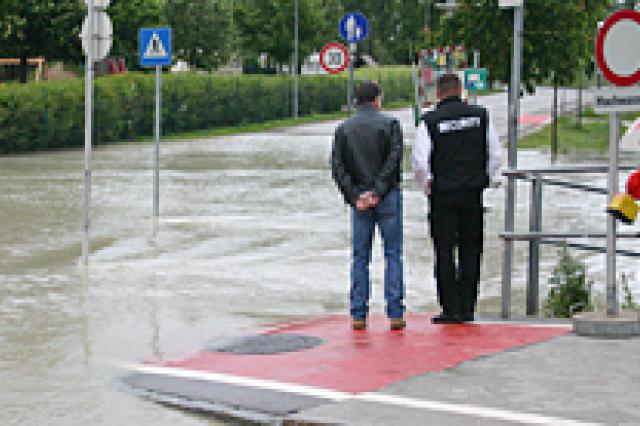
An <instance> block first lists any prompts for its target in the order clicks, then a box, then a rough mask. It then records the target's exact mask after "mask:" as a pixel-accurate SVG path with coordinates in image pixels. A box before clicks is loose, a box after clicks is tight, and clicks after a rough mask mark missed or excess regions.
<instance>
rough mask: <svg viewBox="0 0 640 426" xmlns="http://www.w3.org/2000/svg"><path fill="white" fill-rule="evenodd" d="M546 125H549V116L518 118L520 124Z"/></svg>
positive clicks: (522, 116) (524, 116)
mask: <svg viewBox="0 0 640 426" xmlns="http://www.w3.org/2000/svg"><path fill="white" fill-rule="evenodd" d="M548 123H551V116H550V115H521V116H520V124H525V125H526V124H530V125H538V124H548Z"/></svg>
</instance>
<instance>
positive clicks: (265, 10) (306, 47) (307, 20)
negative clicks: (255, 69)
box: [235, 0, 338, 64]
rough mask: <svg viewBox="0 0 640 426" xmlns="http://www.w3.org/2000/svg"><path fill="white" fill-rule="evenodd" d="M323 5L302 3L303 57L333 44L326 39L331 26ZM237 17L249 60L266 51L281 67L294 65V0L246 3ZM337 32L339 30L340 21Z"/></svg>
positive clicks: (303, 0)
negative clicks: (325, 35) (325, 36)
mask: <svg viewBox="0 0 640 426" xmlns="http://www.w3.org/2000/svg"><path fill="white" fill-rule="evenodd" d="M323 6H324V3H323V0H300V3H299V7H300V9H299V12H300V15H299V42H300V58H304V57H306V56H307V55H308V54H309V53H311V52H312V51H313V50H316V51H317V50H319V49H320V48H321V47H322V45H323V44H324V43H326V42H327V41H329V40H326V39H324V37H323V34H326V33H327V32H328V31H329V30H328V28H329V27H328V25H329V24H330V23H329V22H328V19H327V15H326V13H327V9H324V8H323ZM333 6H335V4H333ZM235 17H236V23H237V31H238V35H239V38H240V41H241V46H242V50H243V56H244V57H245V58H249V57H255V56H257V55H258V54H259V53H262V52H266V53H268V54H269V56H270V57H271V58H272V59H273V60H274V61H275V62H276V63H278V64H288V63H290V61H291V58H292V55H293V45H294V43H293V38H294V19H295V3H294V0H242V1H240V2H238V4H237V5H236V9H235ZM335 31H336V32H337V31H338V22H337V21H336V22H335ZM336 38H337V34H336Z"/></svg>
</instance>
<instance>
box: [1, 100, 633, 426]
mask: <svg viewBox="0 0 640 426" xmlns="http://www.w3.org/2000/svg"><path fill="white" fill-rule="evenodd" d="M561 99H562V97H561ZM571 99H573V95H572V94H567V101H570V100H571ZM481 102H482V103H485V104H486V105H487V106H488V107H489V108H490V109H491V112H492V115H493V117H494V120H495V122H496V125H497V127H498V131H499V133H500V134H501V135H502V136H505V135H506V95H505V94H498V95H491V96H487V97H483V98H481ZM522 105H523V106H522V113H523V115H524V116H528V117H534V118H533V119H531V121H533V122H538V121H539V119H540V117H542V118H544V116H547V115H548V114H549V110H550V105H551V91H550V90H549V89H539V91H538V94H537V95H536V96H527V97H525V98H524V99H523V104H522ZM391 113H393V114H396V115H397V116H399V117H400V118H401V120H402V123H403V126H404V128H405V133H406V135H407V145H408V146H410V145H411V143H412V137H413V130H412V113H411V111H409V110H402V111H394V112H391ZM335 125H336V122H325V123H317V124H310V125H304V126H298V127H291V128H284V129H278V130H274V131H271V132H266V133H258V134H244V135H238V136H231V137H222V138H212V139H203V140H197V141H180V142H170V143H169V142H165V143H163V145H162V152H161V156H162V159H161V167H162V172H161V178H160V179H161V200H160V208H161V217H162V218H161V222H160V234H159V237H158V239H157V240H153V239H152V238H151V233H152V221H151V212H152V146H151V145H150V144H140V143H138V144H118V145H111V146H105V147H98V148H97V149H96V150H95V151H94V155H93V167H94V174H93V177H94V179H93V184H94V186H93V194H92V196H93V199H92V203H93V204H92V212H91V216H92V237H93V238H92V244H91V249H92V251H91V266H90V268H89V269H88V270H87V271H83V270H82V269H81V268H79V266H78V265H79V257H80V252H81V240H82V232H81V218H82V210H81V209H82V190H83V187H82V170H83V153H82V152H81V151H79V150H77V151H63V152H55V153H42V154H33V155H21V156H10V157H2V158H0V182H1V183H0V235H2V238H0V318H1V324H2V325H1V326H0V383H2V384H3V389H2V393H1V394H0V401H1V402H2V406H3V407H5V409H4V410H2V412H0V424H47V423H55V424H66V425H75V424H77V425H84V424H143V423H145V424H156V425H173V424H182V425H190V424H192V425H196V424H197V425H201V424H208V423H210V422H211V420H209V419H206V418H202V417H198V416H194V415H191V414H186V413H182V412H178V411H173V410H168V409H166V408H164V407H161V406H156V405H153V404H149V403H147V402H146V401H143V400H139V399H137V398H132V397H131V396H130V395H128V394H126V393H122V392H120V391H119V389H118V388H117V386H116V385H115V384H114V381H113V375H112V370H111V368H110V365H111V364H112V363H113V362H116V363H117V362H129V361H140V360H148V359H165V358H175V357H176V356H179V355H182V354H185V353H188V352H191V351H193V350H194V349H195V348H198V347H200V346H202V344H203V342H206V341H208V340H209V339H211V338H212V337H215V336H226V335H233V334H236V333H238V331H239V330H243V329H247V328H253V327H258V326H260V325H263V324H265V323H269V322H274V321H279V320H284V319H291V318H300V317H308V316H310V315H322V314H335V313H344V312H346V311H347V306H348V304H347V290H348V282H349V261H350V259H349V255H350V249H349V227H348V213H349V212H348V209H347V208H346V207H344V205H343V204H342V202H341V197H340V196H339V194H338V192H337V190H336V188H335V187H334V185H333V183H332V181H331V177H330V171H329V164H328V159H329V153H330V150H331V137H332V133H333V129H334V128H335ZM409 154H410V149H409V148H407V151H406V156H405V165H406V166H408V164H409V161H408V158H409ZM562 161H564V162H567V163H572V164H575V163H585V162H587V163H591V162H593V161H602V159H601V158H600V159H598V158H595V159H594V158H585V157H566V158H563V159H562ZM520 164H521V165H522V166H546V165H548V164H549V159H548V154H546V153H543V152H539V151H525V152H522V153H521V155H520ZM404 178H405V183H404V200H405V201H404V206H405V271H406V272H405V279H406V288H407V306H408V309H409V311H412V312H426V311H434V310H436V309H437V308H436V300H435V297H436V296H435V282H434V280H433V273H432V254H431V252H432V247H431V243H430V241H429V238H428V233H427V224H426V220H425V217H426V216H425V213H426V205H425V202H424V200H423V197H422V195H421V194H420V193H419V191H418V190H417V187H416V186H415V184H414V183H413V180H412V178H411V172H410V170H409V168H408V167H405V175H404ZM583 180H584V181H586V182H591V183H596V184H598V185H601V186H605V180H604V177H603V176H600V177H598V176H589V177H585V178H584V179H583ZM526 189H527V188H526V187H525V186H524V185H523V186H522V189H521V194H520V195H519V197H518V202H519V216H518V217H519V222H518V223H519V225H518V228H519V229H525V228H526V223H525V221H526V217H527V216H526V212H525V210H524V209H525V207H526V203H527V200H528V198H527V191H526ZM503 193H504V190H503V189H491V190H489V191H487V194H486V201H485V203H486V204H487V206H489V208H490V212H489V213H488V214H487V217H486V223H487V225H486V249H485V257H484V263H483V276H482V288H481V290H480V297H481V302H480V304H479V309H480V311H482V312H497V311H498V308H499V302H498V300H497V297H498V295H499V294H500V287H499V286H500V265H501V263H500V256H501V243H500V241H499V240H498V238H497V234H498V232H499V231H500V230H501V227H502V225H503V219H502V206H503V204H504V201H503ZM574 195H575V194H574V193H571V192H568V191H566V190H556V189H552V188H549V190H548V191H547V190H545V203H547V205H546V207H545V212H544V225H543V226H544V228H546V229H551V228H553V229H555V230H558V231H568V230H572V231H582V230H584V231H587V230H591V231H602V230H603V219H604V217H605V216H604V200H603V198H602V197H600V196H598V195H588V196H583V195H580V197H579V198H572V197H573V196H574ZM544 228H543V229H544ZM525 253H526V246H525V245H522V244H521V245H518V250H517V252H516V258H515V265H516V267H515V270H514V280H515V281H514V288H515V290H514V310H515V311H517V312H518V311H519V312H521V311H523V310H524V303H523V283H524V276H525V263H524V259H525ZM583 258H584V259H585V260H586V261H587V262H588V264H589V267H590V269H589V271H590V272H593V274H594V277H595V279H596V282H597V280H598V277H601V276H602V274H603V269H604V261H603V258H602V256H599V255H589V256H584V257H583ZM381 260H382V259H381V250H380V247H379V246H376V250H375V252H374V265H373V268H372V277H373V305H372V310H373V311H374V312H378V313H379V312H382V262H381ZM555 261H556V251H555V250H545V251H544V252H543V255H542V265H541V288H542V290H541V291H544V292H545V294H546V284H545V283H546V278H547V277H548V275H549V272H550V270H551V269H552V267H553V265H554V263H555ZM621 263H622V262H621ZM620 266H621V269H622V270H623V271H627V272H629V273H633V272H634V268H633V265H630V264H621V265H620ZM634 280H635V278H634ZM634 280H632V285H636V282H635V281H634ZM596 290H597V291H599V290H601V289H598V288H596Z"/></svg>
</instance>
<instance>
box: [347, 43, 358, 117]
mask: <svg viewBox="0 0 640 426" xmlns="http://www.w3.org/2000/svg"><path fill="white" fill-rule="evenodd" d="M356 49H357V44H356V43H349V54H350V55H351V61H349V90H348V95H347V96H348V99H347V101H348V103H347V105H348V106H349V112H353V110H354V105H353V97H354V86H355V81H354V80H355V75H354V65H353V63H354V62H355V57H356Z"/></svg>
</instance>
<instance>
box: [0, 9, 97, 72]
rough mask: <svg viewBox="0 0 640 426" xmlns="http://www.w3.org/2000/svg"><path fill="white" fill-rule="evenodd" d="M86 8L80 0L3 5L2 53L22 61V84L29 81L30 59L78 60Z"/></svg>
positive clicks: (0, 15) (0, 12)
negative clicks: (34, 57)
mask: <svg viewBox="0 0 640 426" xmlns="http://www.w3.org/2000/svg"><path fill="white" fill-rule="evenodd" d="M85 14H86V8H85V7H84V5H83V4H82V2H80V1H78V0H56V1H41V0H3V1H2V2H0V53H1V54H2V56H9V55H10V56H17V57H19V58H20V81H21V82H22V83H26V81H27V59H28V58H29V57H31V56H45V57H46V58H47V59H48V60H64V61H69V60H73V61H79V60H80V58H81V57H82V48H81V44H80V38H79V34H80V29H81V26H82V20H83V18H84V15H85Z"/></svg>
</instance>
